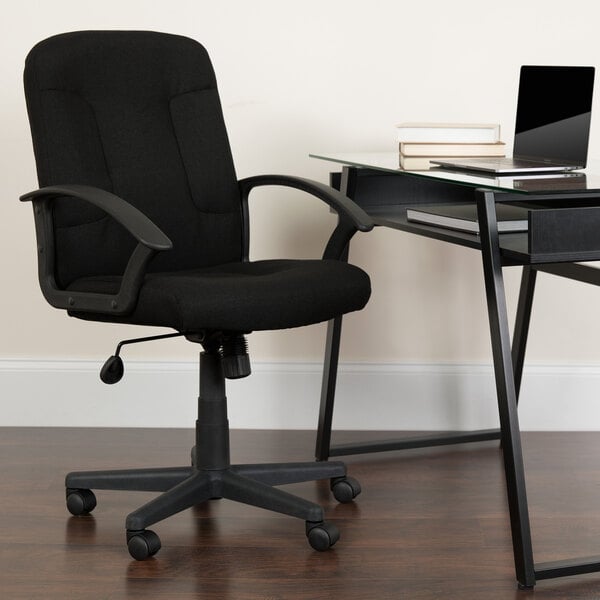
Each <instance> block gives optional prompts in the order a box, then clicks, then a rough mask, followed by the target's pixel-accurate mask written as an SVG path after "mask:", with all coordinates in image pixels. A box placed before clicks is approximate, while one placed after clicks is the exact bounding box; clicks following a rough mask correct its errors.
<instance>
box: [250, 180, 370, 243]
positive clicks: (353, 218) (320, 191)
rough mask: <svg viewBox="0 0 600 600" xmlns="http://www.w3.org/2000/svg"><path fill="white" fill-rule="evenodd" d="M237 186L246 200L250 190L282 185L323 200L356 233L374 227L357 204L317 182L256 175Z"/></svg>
mask: <svg viewBox="0 0 600 600" xmlns="http://www.w3.org/2000/svg"><path fill="white" fill-rule="evenodd" d="M239 185H240V190H241V192H242V196H243V198H248V194H249V193H250V190H251V189H252V188H254V187H258V186H263V185H283V186H285V187H291V188H296V189H298V190H302V191H303V192H308V193H309V194H312V195H313V196H315V197H317V198H319V199H320V200H323V202H325V203H326V204H328V205H329V206H330V207H331V208H333V210H335V211H336V212H337V213H338V214H339V215H340V217H346V218H347V219H349V220H350V222H351V223H352V224H353V225H354V226H355V228H356V229H357V230H358V231H371V229H373V226H374V223H373V219H371V217H369V215H368V214H367V213H366V212H365V211H364V210H363V209H362V208H360V206H358V204H356V203H355V202H353V201H352V200H350V198H348V196H344V194H342V193H341V192H340V191H338V190H336V189H334V188H332V187H329V186H328V185H325V184H323V183H320V182H319V181H313V180H312V179H304V178H303V177H294V176H292V175H256V176H254V177H247V178H246V179H240V181H239Z"/></svg>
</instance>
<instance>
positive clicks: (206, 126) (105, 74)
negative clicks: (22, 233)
mask: <svg viewBox="0 0 600 600" xmlns="http://www.w3.org/2000/svg"><path fill="white" fill-rule="evenodd" d="M24 79H25V92H26V98H27V106H28V112H29V117H30V124H31V129H32V137H33V142H34V150H35V155H36V164H37V170H38V179H39V183H40V186H47V185H53V184H64V183H79V184H84V185H93V186H96V187H100V188H102V189H105V190H107V191H110V192H113V193H115V194H116V195H117V196H120V197H122V198H124V199H125V200H127V201H128V202H130V203H131V204H133V205H134V206H136V207H137V208H139V209H140V210H142V212H144V213H145V214H146V215H147V216H148V217H149V218H150V219H151V220H152V221H154V222H155V223H157V224H159V226H160V228H161V229H162V230H163V231H164V232H165V233H166V234H167V235H168V236H169V238H170V239H171V240H172V241H173V245H174V247H173V250H172V251H170V252H165V253H163V254H161V255H160V256H158V257H157V258H156V259H155V260H154V261H153V262H152V264H151V266H150V270H151V271H167V270H171V269H192V268H198V267H203V266H207V265H214V264H219V263H222V262H231V261H234V260H239V259H240V257H241V252H242V235H241V226H242V223H241V213H240V200H239V191H238V186H237V179H236V175H235V170H234V166H233V161H232V157H231V152H230V149H229V142H228V139H227V133H226V130H225V125H224V121H223V116H222V112H221V106H220V103H219V97H218V92H217V87H216V81H215V76H214V72H213V69H212V66H211V63H210V60H209V57H208V55H207V53H206V50H205V49H204V48H203V47H202V46H201V45H200V44H199V43H197V42H195V41H193V40H191V39H188V38H185V37H180V36H175V35H167V34H162V33H155V32H147V31H140V32H131V31H82V32H74V33H66V34H62V35H58V36H54V37H52V38H49V39H47V40H45V41H43V42H40V43H39V44H38V45H36V46H35V47H34V48H33V49H32V50H31V52H30V53H29V55H28V57H27V60H26V65H25V74H24ZM54 223H55V227H56V254H57V265H58V272H57V280H58V283H59V284H60V285H63V286H66V285H68V284H69V283H71V282H72V281H73V280H75V279H77V278H78V277H84V276H90V275H107V274H110V275H119V274H121V273H122V272H123V269H124V267H125V264H126V261H127V258H128V257H129V255H130V254H131V251H132V249H133V246H134V242H133V240H132V239H131V238H130V237H129V236H128V235H127V234H126V232H125V231H123V230H122V228H120V227H119V226H118V225H117V224H116V223H114V221H112V220H109V219H108V218H106V217H105V215H104V214H103V213H102V212H101V211H99V210H98V209H95V208H93V207H89V206H87V205H85V204H83V203H81V202H78V201H72V200H68V199H63V200H59V201H57V202H56V204H55V212H54Z"/></svg>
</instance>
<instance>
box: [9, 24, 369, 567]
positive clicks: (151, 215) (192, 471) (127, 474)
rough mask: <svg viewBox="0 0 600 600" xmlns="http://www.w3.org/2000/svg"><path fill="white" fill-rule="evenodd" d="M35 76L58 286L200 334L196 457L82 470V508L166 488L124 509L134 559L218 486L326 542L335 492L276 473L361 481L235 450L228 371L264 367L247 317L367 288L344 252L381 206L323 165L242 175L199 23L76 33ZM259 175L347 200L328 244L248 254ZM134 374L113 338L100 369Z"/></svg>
mask: <svg viewBox="0 0 600 600" xmlns="http://www.w3.org/2000/svg"><path fill="white" fill-rule="evenodd" d="M24 79H25V93H26V100H27V109H28V114H29V121H30V125H31V132H32V138H33V145H34V151H35V157H36V164H37V172H38V180H39V184H40V187H41V189H39V190H37V191H34V192H31V193H28V194H25V195H24V196H22V197H21V200H24V201H32V203H33V209H34V217H35V226H36V235H37V240H38V259H39V281H40V285H41V288H42V291H43V294H44V296H45V298H46V299H47V300H48V302H49V303H50V304H51V305H52V306H54V307H56V308H61V309H65V310H67V311H68V313H69V315H71V316H75V317H78V318H81V319H87V320H92V321H105V322H112V323H128V324H137V325H151V326H163V327H168V328H172V329H175V330H176V331H177V333H176V334H170V335H179V334H180V335H184V336H185V337H186V338H187V339H188V340H190V341H192V342H196V343H199V344H201V345H202V348H203V351H202V352H201V354H200V397H199V400H198V420H197V422H196V446H195V447H194V448H193V451H192V461H191V466H187V467H174V468H156V469H145V470H128V471H122V470H121V471H114V470H113V471H102V472H77V473H70V474H69V475H67V477H66V487H67V507H68V509H69V511H70V512H71V513H73V514H75V515H80V514H85V513H88V512H90V511H91V510H93V508H94V507H95V505H96V499H95V497H94V494H93V492H92V491H91V489H92V488H95V489H112V490H145V491H159V492H163V493H162V494H160V495H158V496H157V497H156V498H155V499H154V500H152V501H150V502H148V503H147V504H145V505H144V506H142V507H141V508H139V509H138V510H135V511H134V512H132V513H131V514H130V515H129V516H128V517H127V520H126V529H127V542H128V548H129V552H130V554H131V555H132V556H133V558H135V559H138V560H142V559H144V558H147V557H149V556H152V555H153V554H155V553H156V552H157V551H158V549H159V548H160V540H159V538H158V536H157V535H156V534H155V533H154V532H152V531H150V530H148V529H146V528H147V527H148V526H150V525H152V524H153V523H156V522H158V521H160V520H162V519H165V518H166V517H168V516H170V515H172V514H175V513H177V512H179V511H181V510H183V509H185V508H188V507H190V506H192V505H196V504H199V503H201V502H204V501H206V500H209V499H214V498H222V497H225V498H230V499H232V500H236V501H238V502H244V503H247V504H251V505H254V506H259V507H262V508H266V509H268V510H272V511H277V512H281V513H284V514H288V515H292V516H295V517H298V518H300V519H304V520H305V521H306V535H307V536H308V540H309V542H310V544H311V546H312V547H313V548H315V549H317V550H326V549H327V548H329V547H330V546H331V545H333V544H334V543H335V542H336V541H337V539H338V537H339V533H338V531H337V528H336V527H335V525H333V524H332V523H327V522H325V521H323V510H322V508H321V507H320V506H318V505H317V504H314V503H312V502H308V501H306V500H303V499H301V498H299V497H296V496H293V495H291V494H289V493H287V492H284V491H283V490H280V489H277V488H273V487H272V486H277V485H282V484H287V483H294V482H300V481H311V480H315V479H325V478H331V487H332V490H333V493H334V496H335V497H336V499H337V500H339V501H341V502H348V501H351V500H352V499H353V498H354V497H355V496H356V495H357V494H358V493H359V492H360V486H359V484H358V482H356V480H354V479H353V478H350V477H346V469H345V466H344V464H343V463H341V462H322V463H319V462H305V463H292V464H289V463H288V464H266V465H231V464H230V461H229V427H228V421H227V408H226V396H225V378H226V377H229V378H239V377H244V376H246V375H249V374H250V363H249V359H248V355H247V352H246V349H247V346H246V340H245V337H244V336H245V335H246V334H248V333H250V332H252V331H257V330H274V329H284V328H291V327H300V326H303V325H309V324H312V323H317V322H320V321H325V320H328V319H331V318H333V317H335V316H336V315H341V314H343V313H347V312H350V311H355V310H359V309H361V308H362V307H363V306H364V305H365V303H366V302H367V300H368V298H369V295H370V282H369V278H368V276H367V275H366V274H365V273H364V272H363V271H362V270H360V269H359V268H357V267H355V266H352V265H349V264H347V263H346V262H344V261H343V260H338V259H339V258H340V257H342V256H343V253H344V249H345V247H346V245H347V243H348V241H349V239H350V238H351V236H352V235H353V234H354V233H355V232H356V230H361V231H368V230H369V229H371V228H372V222H371V221H370V219H369V217H368V216H367V215H366V214H365V213H364V212H363V211H362V210H361V209H360V208H359V207H357V206H356V205H354V204H353V203H352V202H351V201H350V200H349V199H348V198H346V197H345V196H343V195H342V194H340V193H339V192H336V191H335V190H333V189H331V188H329V187H328V186H325V185H323V184H320V183H317V182H313V181H310V180H306V179H300V178H296V177H289V176H284V175H265V176H258V177H251V178H248V179H243V180H240V181H238V180H237V178H236V174H235V170H234V165H233V160H232V156H231V151H230V148H229V143H228V139H227V133H226V130H225V125H224V121H223V115H222V112H221V107H220V101H219V96H218V92H217V86H216V81H215V75H214V72H213V69H212V66H211V63H210V60H209V57H208V55H207V53H206V50H205V49H204V48H203V47H202V46H201V45H200V44H198V43H197V42H195V41H193V40H191V39H188V38H185V37H180V36H175V35H169V34H163V33H158V32H145V31H135V32H131V31H81V32H72V33H65V34H61V35H57V36H54V37H51V38H49V39H46V40H44V41H42V42H40V43H39V44H37V45H36V46H35V47H34V48H33V49H32V50H31V52H30V53H29V55H28V57H27V60H26V65H25V76H24ZM262 185H280V186H290V187H293V188H298V189H300V190H303V191H305V192H308V193H310V194H312V195H314V196H316V197H318V198H320V199H321V200H323V201H324V202H326V203H327V204H328V205H329V206H330V207H332V208H333V209H334V210H335V211H337V213H338V216H339V219H338V225H337V227H336V228H335V230H334V232H333V234H332V236H331V238H330V240H329V242H328V244H327V247H326V249H325V253H324V256H323V259H321V260H263V261H256V262H250V261H249V259H248V247H249V232H248V204H247V203H248V195H249V192H250V191H251V190H252V189H253V188H255V187H256V186H262ZM119 349H120V345H119ZM122 374H123V365H122V362H121V359H120V356H119V353H118V351H117V353H116V354H115V356H113V357H111V358H110V359H109V361H108V362H107V363H106V365H105V366H104V368H103V369H102V373H101V377H102V379H103V380H104V381H105V382H107V383H114V382H116V381H118V380H119V379H120V377H121V376H122Z"/></svg>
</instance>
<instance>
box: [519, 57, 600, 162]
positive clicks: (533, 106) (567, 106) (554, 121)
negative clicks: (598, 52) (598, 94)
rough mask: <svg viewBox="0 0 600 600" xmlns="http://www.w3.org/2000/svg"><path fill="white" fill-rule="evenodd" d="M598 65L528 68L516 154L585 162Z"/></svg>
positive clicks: (523, 83)
mask: <svg viewBox="0 0 600 600" xmlns="http://www.w3.org/2000/svg"><path fill="white" fill-rule="evenodd" d="M593 87H594V67H552V66H528V65H526V66H522V67H521V77H520V81H519V97H518V100H517V117H516V125H515V140H514V146H513V157H515V158H530V159H531V158H533V159H537V160H544V161H545V160H551V161H558V162H563V163H565V164H577V165H581V166H585V164H586V159H587V151H588V140H589V132H590V121H591V110H592V92H593Z"/></svg>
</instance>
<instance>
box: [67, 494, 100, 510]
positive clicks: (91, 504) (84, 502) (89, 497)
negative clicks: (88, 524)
mask: <svg viewBox="0 0 600 600" xmlns="http://www.w3.org/2000/svg"><path fill="white" fill-rule="evenodd" d="M94 508H96V496H94V492H92V490H75V489H70V488H67V510H68V511H69V512H70V513H71V514H72V515H75V516H79V515H86V514H88V513H91V512H92V511H93V510H94Z"/></svg>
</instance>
